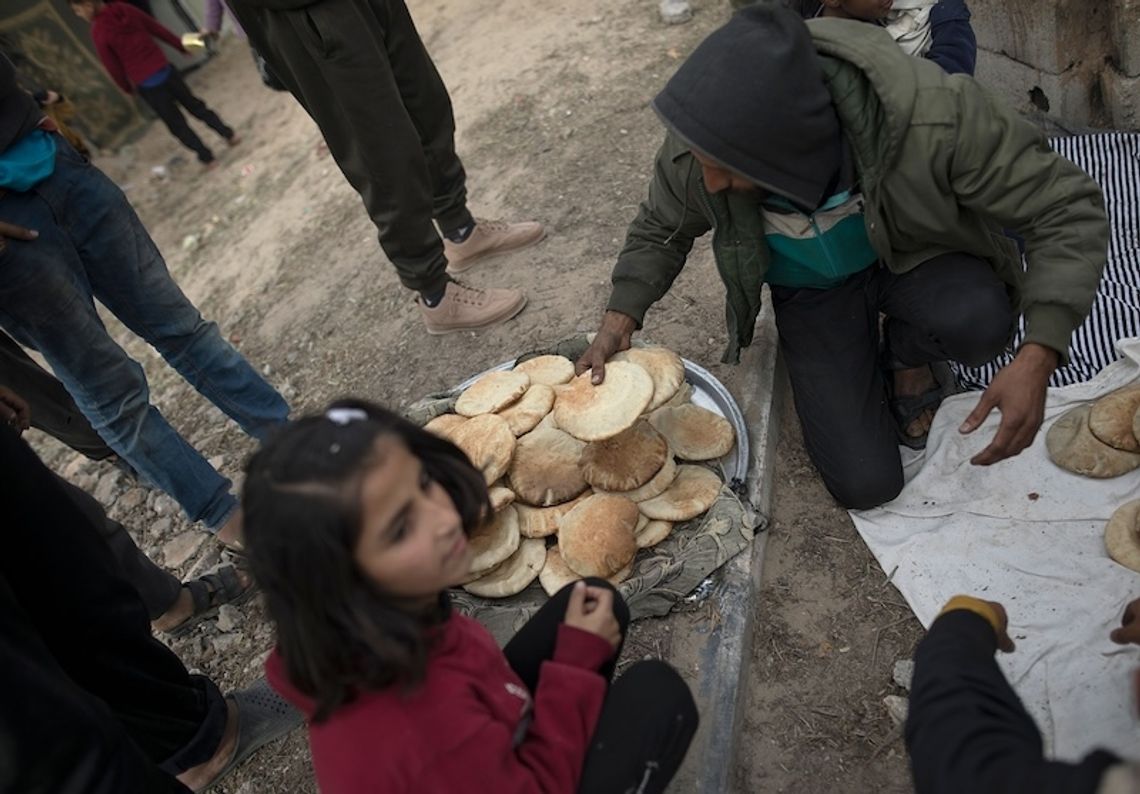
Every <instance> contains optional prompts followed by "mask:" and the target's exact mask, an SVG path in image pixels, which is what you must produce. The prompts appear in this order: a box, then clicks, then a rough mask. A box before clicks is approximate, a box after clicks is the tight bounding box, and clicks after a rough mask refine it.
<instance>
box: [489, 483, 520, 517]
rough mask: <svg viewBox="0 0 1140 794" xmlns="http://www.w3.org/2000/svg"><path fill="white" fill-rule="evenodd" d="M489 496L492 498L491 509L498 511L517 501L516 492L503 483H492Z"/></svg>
mask: <svg viewBox="0 0 1140 794" xmlns="http://www.w3.org/2000/svg"><path fill="white" fill-rule="evenodd" d="M487 496H488V497H489V498H490V499H491V509H492V510H494V511H495V512H496V513H497V512H499V511H500V510H502V509H503V508H504V507H506V506H507V505H509V504H510V503H511V502H513V501H515V492H514V491H512V490H511V489H510V488H507V487H506V486H503V485H492V486H491V488H490V489H489V490H488V491H487Z"/></svg>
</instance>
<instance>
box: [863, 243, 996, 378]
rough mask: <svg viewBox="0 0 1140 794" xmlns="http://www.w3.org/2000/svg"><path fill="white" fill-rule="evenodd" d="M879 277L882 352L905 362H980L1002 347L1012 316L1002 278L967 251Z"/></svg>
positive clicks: (903, 363) (911, 363) (938, 257)
mask: <svg viewBox="0 0 1140 794" xmlns="http://www.w3.org/2000/svg"><path fill="white" fill-rule="evenodd" d="M879 281H880V284H881V285H880V287H879V298H878V301H879V307H880V308H881V310H882V311H883V312H884V313H885V314H886V315H887V324H886V337H887V352H888V355H889V356H890V357H891V358H893V359H896V360H897V361H898V362H899V363H900V364H902V365H904V366H907V367H918V366H921V365H923V364H929V363H931V362H934V361H957V362H960V363H962V364H965V365H966V366H970V367H978V366H981V365H982V364H985V363H986V362H987V361H991V360H992V359H993V358H994V357H995V356H997V355H998V354H999V353H1001V352H1002V350H1003V349H1004V348H1005V345H1006V343H1007V342H1008V341H1009V338H1010V334H1011V332H1012V331H1013V328H1014V323H1016V321H1017V314H1016V312H1015V311H1014V309H1013V306H1012V305H1011V304H1010V300H1009V292H1008V290H1007V287H1006V285H1005V283H1004V282H1003V281H1002V280H1001V279H999V278H998V277H997V275H996V274H995V273H994V270H993V268H992V267H990V265H989V264H988V263H986V262H985V261H984V260H982V259H979V258H978V257H976V256H971V255H970V254H960V253H951V254H943V255H941V256H937V257H935V258H933V259H931V260H930V261H928V262H924V263H923V264H921V265H919V266H918V267H916V268H915V269H914V270H911V271H910V272H908V273H903V274H902V275H890V274H885V275H884V277H883V278H881V279H880V280H879Z"/></svg>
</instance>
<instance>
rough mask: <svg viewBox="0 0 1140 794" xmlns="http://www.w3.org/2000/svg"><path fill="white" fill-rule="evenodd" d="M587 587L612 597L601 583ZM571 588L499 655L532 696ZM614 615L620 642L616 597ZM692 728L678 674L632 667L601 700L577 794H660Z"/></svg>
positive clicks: (658, 667) (625, 621)
mask: <svg viewBox="0 0 1140 794" xmlns="http://www.w3.org/2000/svg"><path fill="white" fill-rule="evenodd" d="M586 581H587V582H589V583H590V584H591V585H594V586H596V587H606V588H608V589H611V590H612V589H613V588H612V586H611V585H610V584H609V583H608V582H605V581H603V580H601V579H587V580H586ZM572 587H573V585H567V586H566V587H564V588H562V589H561V590H560V591H558V592H557V593H555V595H554V597H553V598H551V599H550V600H549V601H547V602H546V603H545V604H544V605H543V606H542V608H541V609H539V610H538V612H536V613H535V614H534V616H533V617H532V618H531V619H530V620H529V621H527V623H526V625H524V626H523V627H522V628H521V629H519V631H518V633H517V634H515V636H514V637H513V638H512V639H511V641H510V642H508V643H507V645H506V647H505V648H503V653H504V654H505V655H506V657H507V663H508V664H510V666H511V669H512V670H514V671H515V673H516V674H517V675H518V677H519V678H521V679H522V681H523V683H524V684H526V686H527V689H529V690H530V691H531V692H534V691H535V688H536V687H537V686H538V673H539V669H540V668H541V667H542V663H543V662H544V661H547V660H548V659H551V658H553V657H554V644H555V641H556V640H557V636H558V627H559V626H560V625H561V624H562V622H563V620H564V619H565V617H566V605H567V603H568V602H569V600H570V590H571V588H572ZM614 615H615V616H616V617H617V619H618V623H619V624H620V625H621V631H622V637H623V638H624V637H625V634H626V629H627V628H628V627H629V608H628V607H627V606H626V605H625V602H624V601H623V600H622V599H621V596H620V595H618V594H617V592H616V591H615V592H614ZM620 653H621V649H620V648H619V649H618V652H617V653H615V654H614V656H613V659H611V660H610V662H608V663H607V664H606V666H605V667H603V668H602V669H601V670H600V671H599V672H600V673H601V674H602V675H603V676H605V678H606V679H607V680H609V679H611V678H612V677H613V674H614V668H615V666H616V664H617V657H618V656H619V655H620ZM697 722H698V718H697V707H696V704H694V703H693V696H692V695H691V694H690V693H689V687H688V686H687V685H686V684H685V682H684V681H683V680H682V679H681V676H680V675H678V674H677V671H676V670H674V669H673V668H672V667H670V666H669V665H667V664H665V663H664V662H661V661H658V660H651V661H642V662H637V663H636V664H634V665H632V666H631V667H630V668H629V669H628V670H626V671H625V673H624V674H623V675H622V676H621V677H620V678H618V679H617V680H616V681H614V682H613V684H612V685H611V686H610V688H609V692H608V693H607V694H606V700H605V703H604V704H603V705H602V713H601V716H600V717H599V718H598V726H597V728H596V729H595V730H594V736H593V738H592V739H591V740H590V749H589V751H588V753H587V755H586V763H585V766H584V767H583V769H582V781H581V783H580V784H579V786H578V790H579V791H580V792H582V794H611V793H612V794H625V792H631V791H636V792H638V794H656V792H662V791H664V790H665V787H666V786H667V785H668V784H669V781H670V780H672V778H673V775H674V774H676V772H677V769H678V767H680V766H681V761H683V760H684V758H685V751H686V750H688V749H689V742H691V741H692V739H693V734H694V733H696V730H697Z"/></svg>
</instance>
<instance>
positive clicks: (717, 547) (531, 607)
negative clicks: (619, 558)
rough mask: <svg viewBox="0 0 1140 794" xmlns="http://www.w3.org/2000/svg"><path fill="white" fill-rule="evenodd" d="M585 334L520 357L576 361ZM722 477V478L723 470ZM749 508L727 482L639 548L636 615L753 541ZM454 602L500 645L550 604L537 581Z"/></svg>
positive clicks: (440, 402)
mask: <svg viewBox="0 0 1140 794" xmlns="http://www.w3.org/2000/svg"><path fill="white" fill-rule="evenodd" d="M587 345H588V341H587V339H586V337H585V336H578V337H573V338H571V339H566V340H563V341H562V342H559V343H558V344H556V345H553V346H551V347H549V348H545V349H543V350H536V351H532V352H529V353H526V354H525V355H522V356H519V360H520V361H522V360H525V359H527V358H532V357H534V356H539V355H544V354H556V355H561V356H566V357H567V358H569V359H570V360H571V361H574V360H576V359H577V358H578V357H579V356H580V355H581V354H582V353H583V352H585V350H586V346H587ZM458 396H459V393H458V391H452V392H445V393H442V394H433V395H428V396H427V397H425V398H424V399H422V400H420V401H418V402H416V403H415V404H413V405H412V406H410V407H409V408H408V409H407V410H406V411H405V412H404V414H405V416H407V417H408V418H409V419H411V420H412V421H413V422H416V423H417V424H420V425H422V424H426V423H427V422H428V420H430V419H431V418H432V417H435V416H439V415H440V414H444V413H449V412H451V411H452V410H453V408H454V406H455V399H456V397H458ZM721 474H722V479H723V473H721ZM753 529H754V527H753V524H752V518H751V512H750V511H749V510H746V509H745V507H744V505H743V504H742V503H741V501H740V499H739V498H738V497H737V495H736V494H734V493H733V492H732V490H731V489H729V488H728V487H727V486H726V487H723V488H722V489H721V494H720V497H719V498H718V499H717V501H716V502H715V503H714V504H713V506H712V507H711V508H709V510H708V512H706V513H705V514H704V515H703V516H700V517H698V518H696V519H694V520H692V521H687V522H685V523H683V524H678V525H677V526H675V527H674V528H673V533H672V534H671V535H670V536H669V537H668V538H667V539H666V540H665V541H663V542H661V543H659V544H658V545H656V546H654V547H653V548H651V549H648V550H647V551H642V552H638V556H637V563H636V565H635V566H634V569H633V572H632V573H631V574H630V576H629V578H628V579H626V580H625V581H624V582H622V583H621V585H620V586H619V588H618V589H619V590H620V591H621V594H622V596H624V598H625V600H626V603H627V604H628V605H629V611H630V615H631V616H632V617H634V618H640V617H647V616H650V615H664V614H665V613H666V612H668V611H669V610H670V609H672V608H673V606H674V605H675V604H676V603H677V602H678V601H679V600H680V599H682V598H684V597H685V596H686V595H687V594H688V593H690V592H691V591H692V590H693V588H695V587H696V586H697V585H698V584H700V582H701V581H702V580H703V579H705V578H706V577H707V576H708V575H709V574H711V573H713V572H714V571H716V570H717V569H718V568H720V567H721V566H722V565H724V564H725V563H726V562H728V561H729V560H731V559H732V558H733V557H735V556H736V555H737V554H739V553H740V552H741V551H743V550H744V549H746V548H748V546H749V544H751V543H752V536H753ZM452 603H454V604H455V605H456V606H457V607H458V608H459V609H460V610H461V611H462V612H464V613H465V614H468V615H471V616H472V617H474V618H476V619H477V620H478V621H479V622H480V623H482V624H483V625H484V626H486V627H487V629H488V630H489V631H490V632H491V634H493V635H494V636H495V639H496V640H498V641H499V642H500V643H504V642H506V640H508V639H510V637H511V636H513V635H514V633H515V632H516V631H518V629H519V628H520V627H522V625H523V623H525V622H526V621H527V619H528V618H529V617H530V616H531V615H532V614H534V612H535V611H536V610H537V609H538V608H539V607H540V606H542V605H543V604H544V603H546V593H545V592H543V590H542V588H541V587H540V586H539V584H538V582H537V581H535V582H534V583H533V584H531V585H530V587H528V588H527V589H526V590H524V591H522V592H521V593H519V594H518V595H515V596H511V597H510V598H494V599H492V598H479V597H477V596H473V595H471V594H470V593H466V592H464V591H462V590H456V591H454V592H453V593H452Z"/></svg>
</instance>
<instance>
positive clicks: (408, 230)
mask: <svg viewBox="0 0 1140 794" xmlns="http://www.w3.org/2000/svg"><path fill="white" fill-rule="evenodd" d="M231 6H232V8H233V10H234V14H235V16H237V18H238V21H239V22H241V26H242V27H243V28H244V29H245V32H246V33H247V34H248V35H249V40H250V42H251V43H252V44H253V46H254V48H255V49H256V50H257V51H258V52H259V53H260V54H261V55H262V57H264V58H265V60H266V62H268V64H269V66H270V68H271V69H272V71H273V74H274V75H275V76H276V77H278V78H279V79H280V80H281V82H282V83H284V84H285V86H286V87H288V89H289V91H290V92H291V93H292V94H293V96H295V97H296V98H297V100H298V101H299V102H300V103H301V104H302V105H303V106H304V108H305V110H307V111H308V113H309V115H310V116H312V117H313V120H314V121H315V122H316V123H317V126H318V127H320V128H321V134H323V135H324V137H325V142H326V143H327V144H328V147H329V152H330V153H331V154H332V156H333V158H334V159H336V162H337V165H339V166H340V169H341V171H343V172H344V175H345V177H346V178H347V179H348V181H349V183H350V184H351V185H352V186H353V187H354V188H355V189H356V192H357V193H359V194H360V198H361V199H363V201H364V206H365V208H366V209H367V210H368V215H369V217H371V218H372V222H373V223H374V224H376V229H377V231H378V236H379V239H380V247H381V248H383V249H384V253H385V254H386V255H387V257H388V259H390V260H391V261H392V264H393V265H395V266H396V272H397V273H398V274H399V276H400V282H401V283H402V284H403V285H404V286H405V287H407V288H408V289H413V290H419V291H427V292H433V291H436V290H439V289H442V288H443V287H444V286H445V285H446V283H447V260H446V259H445V257H444V254H443V243H442V241H441V240H440V238H439V234H438V233H437V232H436V230H435V227H434V226H433V225H432V219H433V218H434V219H435V220H436V221H437V222H438V223H439V227H440V229H442V230H443V232H444V233H445V234H446V233H447V232H450V231H453V230H455V229H459V228H460V227H462V226H465V225H467V224H470V223H473V222H474V221H473V220H472V218H471V214H470V213H469V212H468V211H467V188H466V175H465V174H464V171H463V165H462V163H461V162H460V160H459V157H458V156H457V155H456V153H455V120H454V118H453V116H452V112H451V99H450V97H449V96H448V95H447V88H446V87H445V86H444V84H443V80H442V79H441V78H440V76H439V72H438V71H436V68H435V64H434V63H432V60H431V57H430V56H429V55H428V53H427V50H426V49H425V48H424V45H423V42H422V41H421V40H420V37H419V33H417V32H416V28H415V25H414V24H413V23H412V18H411V15H410V14H409V13H408V9H407V6H405V5H404V2H403V0H322V1H321V2H319V3H313V4H312V5H307V6H305V7H304V8H298V9H295V10H291V11H274V10H271V9H267V8H258V7H255V6H253V5H252V4H249V3H246V2H243V1H242V0H235V2H233V3H232V4H231Z"/></svg>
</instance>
